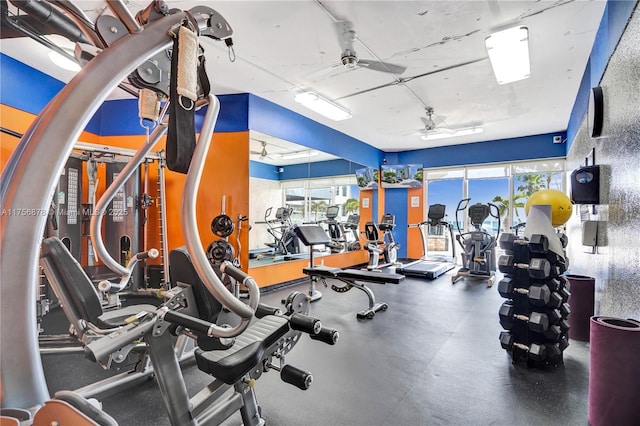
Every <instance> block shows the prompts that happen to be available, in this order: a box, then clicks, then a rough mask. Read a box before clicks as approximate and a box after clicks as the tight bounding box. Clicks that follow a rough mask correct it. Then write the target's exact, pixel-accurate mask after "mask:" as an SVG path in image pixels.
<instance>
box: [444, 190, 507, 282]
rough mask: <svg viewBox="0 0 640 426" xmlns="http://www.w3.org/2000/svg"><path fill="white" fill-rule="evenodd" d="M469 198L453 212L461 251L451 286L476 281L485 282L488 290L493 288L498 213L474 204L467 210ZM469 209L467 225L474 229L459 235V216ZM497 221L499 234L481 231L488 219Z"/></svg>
mask: <svg viewBox="0 0 640 426" xmlns="http://www.w3.org/2000/svg"><path fill="white" fill-rule="evenodd" d="M470 200H471V199H470V198H465V199H463V200H460V202H459V203H458V207H457V208H456V226H457V227H458V232H459V234H458V235H456V240H457V241H458V243H459V244H460V247H462V268H460V269H459V270H458V272H456V274H455V275H454V276H452V277H451V283H455V282H456V281H458V280H459V279H461V278H475V279H481V280H486V281H487V287H491V286H492V285H493V280H494V278H495V274H496V241H498V237H499V235H500V210H499V209H498V206H496V205H495V204H491V203H487V204H482V203H476V204H473V205H471V206H469V201H470ZM467 207H468V214H469V221H470V222H471V226H472V227H473V229H472V230H471V231H469V232H462V230H461V229H460V221H459V219H458V212H461V211H464V210H465V209H467ZM489 216H491V217H493V218H495V219H497V220H498V231H497V232H496V234H495V235H492V234H490V233H489V232H487V231H486V230H484V229H483V228H482V224H483V223H484V221H485V220H486V219H487V218H488V217H489Z"/></svg>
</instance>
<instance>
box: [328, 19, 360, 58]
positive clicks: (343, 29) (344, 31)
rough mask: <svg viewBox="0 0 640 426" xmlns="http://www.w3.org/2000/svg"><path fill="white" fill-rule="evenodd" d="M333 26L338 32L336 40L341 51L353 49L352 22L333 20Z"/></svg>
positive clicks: (353, 32)
mask: <svg viewBox="0 0 640 426" xmlns="http://www.w3.org/2000/svg"><path fill="white" fill-rule="evenodd" d="M333 28H334V29H335V30H336V33H337V34H338V42H339V43H340V48H341V49H342V51H343V52H344V51H346V50H350V51H352V52H353V51H354V49H353V42H354V41H355V40H356V32H355V31H354V29H353V23H352V22H351V21H335V22H334V23H333Z"/></svg>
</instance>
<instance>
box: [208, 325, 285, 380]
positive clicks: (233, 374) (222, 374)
mask: <svg viewBox="0 0 640 426" xmlns="http://www.w3.org/2000/svg"><path fill="white" fill-rule="evenodd" d="M287 331H289V320H287V319H286V318H283V317H277V316H274V315H267V316H266V317H263V318H261V319H259V320H258V321H256V322H254V323H253V324H251V325H250V326H249V327H248V328H247V329H246V330H245V332H244V333H242V334H240V335H239V336H238V337H237V338H236V342H235V344H234V345H233V346H232V347H231V348H229V349H227V350H224V351H208V352H205V351H203V350H201V349H196V352H195V357H196V362H197V364H198V368H199V369H200V370H202V371H204V372H205V373H207V374H211V375H212V376H213V377H215V378H216V379H220V380H222V381H223V382H224V383H226V384H228V385H232V384H234V383H236V382H237V381H238V380H240V379H241V378H242V377H243V376H244V375H245V374H247V373H248V372H249V371H251V369H252V368H253V367H255V366H256V365H258V364H259V363H260V362H261V361H262V357H263V356H264V353H265V351H266V350H267V349H268V348H269V347H270V346H271V345H273V344H274V343H276V342H277V341H278V339H280V338H281V337H282V336H284V335H285V334H286V333H287Z"/></svg>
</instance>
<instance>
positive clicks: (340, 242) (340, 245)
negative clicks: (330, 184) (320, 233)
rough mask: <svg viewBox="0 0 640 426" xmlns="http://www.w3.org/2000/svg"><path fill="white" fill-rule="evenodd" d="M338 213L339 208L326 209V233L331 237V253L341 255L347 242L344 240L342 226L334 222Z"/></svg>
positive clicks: (330, 207)
mask: <svg viewBox="0 0 640 426" xmlns="http://www.w3.org/2000/svg"><path fill="white" fill-rule="evenodd" d="M339 212H340V206H329V207H327V213H326V217H327V218H326V220H325V221H324V222H325V223H326V224H327V233H328V234H329V237H331V243H330V244H329V247H330V248H331V253H342V252H344V251H345V250H346V244H347V240H346V238H345V234H344V229H343V227H342V224H341V223H340V222H338V221H337V220H336V218H337V217H338V213H339Z"/></svg>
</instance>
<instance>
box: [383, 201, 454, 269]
mask: <svg viewBox="0 0 640 426" xmlns="http://www.w3.org/2000/svg"><path fill="white" fill-rule="evenodd" d="M445 208H446V206H445V205H444V204H432V205H430V206H429V212H428V213H427V218H428V220H426V221H424V222H420V223H416V224H411V225H409V228H418V229H420V236H421V237H422V249H423V253H424V255H423V256H422V257H421V258H420V259H418V260H416V261H414V262H411V263H407V264H406V265H402V266H398V267H396V272H397V273H399V274H402V275H406V276H409V277H417V278H425V279H428V280H435V279H436V278H438V277H439V276H440V275H443V274H445V273H447V272H449V271H450V270H452V269H453V268H455V267H456V247H455V242H454V238H453V227H452V226H451V224H449V223H447V222H446V221H444V220H443V219H444V216H445ZM432 228H435V229H440V230H444V229H447V230H448V231H449V238H450V241H451V250H452V254H451V258H438V259H436V258H429V251H428V248H427V237H428V236H429V229H432ZM445 232H446V231H443V232H442V234H443V235H444V234H445Z"/></svg>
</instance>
